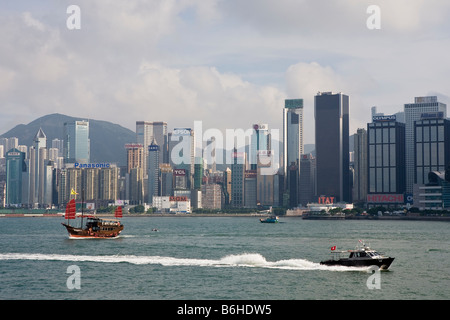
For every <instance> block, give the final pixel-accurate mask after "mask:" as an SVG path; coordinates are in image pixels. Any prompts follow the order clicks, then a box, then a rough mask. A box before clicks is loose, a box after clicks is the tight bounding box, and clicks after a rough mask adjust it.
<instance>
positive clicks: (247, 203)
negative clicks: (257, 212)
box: [244, 170, 257, 208]
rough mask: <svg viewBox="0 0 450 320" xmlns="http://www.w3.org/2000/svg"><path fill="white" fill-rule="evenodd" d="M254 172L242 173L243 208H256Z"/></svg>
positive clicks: (246, 171)
mask: <svg viewBox="0 0 450 320" xmlns="http://www.w3.org/2000/svg"><path fill="white" fill-rule="evenodd" d="M256 173H257V172H256V170H245V171H244V207H246V208H255V207H256V206H257V195H256V193H257V185H256V182H257V181H256V178H257V177H256V176H257V175H256Z"/></svg>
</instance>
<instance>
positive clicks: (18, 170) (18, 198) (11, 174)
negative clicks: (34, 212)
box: [5, 148, 26, 205]
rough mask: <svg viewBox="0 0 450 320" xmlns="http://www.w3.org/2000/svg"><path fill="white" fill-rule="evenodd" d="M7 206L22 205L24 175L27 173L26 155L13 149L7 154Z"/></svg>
mask: <svg viewBox="0 0 450 320" xmlns="http://www.w3.org/2000/svg"><path fill="white" fill-rule="evenodd" d="M5 158H6V205H11V204H16V205H18V204H22V203H23V201H22V173H23V172H25V171H26V165H25V153H23V152H20V151H19V150H17V149H15V148H14V149H11V150H9V151H8V152H7V153H6V157H5Z"/></svg>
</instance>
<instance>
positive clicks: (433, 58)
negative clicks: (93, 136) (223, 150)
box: [0, 0, 450, 144]
mask: <svg viewBox="0 0 450 320" xmlns="http://www.w3.org/2000/svg"><path fill="white" fill-rule="evenodd" d="M370 4H375V5H379V6H380V9H381V17H382V18H381V29H379V30H371V29H368V28H367V26H366V20H367V19H368V17H369V15H368V14H367V12H366V9H367V7H368V5H369V3H364V2H361V1H356V0H355V1H353V0H351V1H347V2H346V4H345V5H338V4H336V3H333V1H321V2H320V3H309V4H308V5H306V4H305V3H304V2H302V1H299V2H298V3H293V2H291V1H264V3H263V4H261V3H258V2H255V1H252V0H248V1H245V2H240V1H233V0H230V1H195V0H189V1H188V0H174V1H148V2H146V3H145V4H142V3H140V4H139V3H138V2H135V1H127V2H126V3H112V4H111V3H109V2H108V3H107V2H102V1H97V2H95V3H92V2H90V1H85V0H81V1H77V5H78V6H79V7H80V12H81V18H80V20H81V28H80V29H79V30H70V29H68V28H67V26H66V20H67V19H68V17H69V14H67V12H66V11H67V7H68V6H69V4H68V3H61V2H54V1H51V0H47V1H40V2H39V4H36V3H34V2H32V1H21V2H20V3H15V2H6V3H2V4H1V5H0V8H1V12H2V13H1V17H2V22H3V23H2V26H3V29H4V32H3V33H2V34H1V35H0V43H1V46H2V50H1V59H0V75H1V79H2V81H1V83H0V85H1V86H0V87H1V88H0V97H1V101H2V118H1V119H0V127H1V128H2V129H3V130H2V131H3V132H7V131H8V130H9V129H11V128H12V127H13V126H14V125H15V124H19V123H28V122H30V121H32V119H35V118H37V117H39V116H42V115H45V114H49V113H54V112H59V113H63V114H69V115H75V116H77V117H80V118H83V119H105V120H107V121H110V122H117V119H120V120H121V122H122V123H123V126H124V127H126V128H129V129H131V130H134V129H133V128H134V126H135V121H136V120H137V119H153V120H155V121H160V120H164V121H167V123H170V124H171V127H170V128H169V130H171V129H172V128H175V127H183V126H185V122H186V121H187V122H188V123H193V121H195V120H202V121H204V123H205V127H211V128H219V129H221V130H223V129H224V128H225V126H227V125H228V124H229V123H233V127H237V128H239V127H240V128H244V127H246V126H247V125H250V124H251V123H267V124H268V125H269V127H270V128H278V129H280V130H281V123H282V117H281V115H280V114H279V106H281V105H283V102H284V100H285V99H295V98H298V97H299V98H303V99H304V119H305V130H304V132H305V138H304V143H305V144H309V143H313V141H314V139H315V137H314V134H313V132H314V125H313V121H312V119H313V109H314V102H313V100H314V95H315V94H316V93H317V91H318V90H321V91H333V92H344V93H345V94H347V95H349V96H350V97H351V102H350V103H351V105H352V109H351V110H350V113H351V114H352V119H351V121H350V133H354V132H356V130H357V128H363V127H365V124H366V123H368V122H370V120H371V119H370V112H369V110H370V108H371V107H372V106H378V109H379V111H380V112H384V113H386V114H390V113H392V112H391V111H390V110H400V109H402V106H403V104H405V103H408V102H409V101H410V100H411V98H412V97H415V96H431V95H433V96H434V95H436V96H438V99H439V101H442V102H443V103H446V104H450V99H449V93H448V91H447V90H448V89H447V88H448V87H449V81H450V80H449V79H448V77H447V74H448V69H449V64H448V63H445V62H446V61H447V60H446V57H445V55H446V52H448V48H449V47H450V44H449V41H448V40H447V33H446V30H448V27H449V26H448V24H449V21H448V20H447V19H445V18H446V13H447V12H448V11H449V9H450V4H449V3H447V2H445V1H428V2H426V3H425V2H414V3H411V2H407V1H396V2H395V3H392V2H389V1H376V3H370ZM182 110H183V112H186V114H188V116H187V118H185V117H180V112H181V111H182ZM238 113H240V114H242V118H241V117H239V118H236V116H235V115H236V114H238ZM245 119H252V120H250V121H249V122H251V123H247V122H245V121H246V120H245ZM266 119H268V120H266ZM308 120H311V121H308ZM172 126H173V127H172ZM308 133H311V134H308Z"/></svg>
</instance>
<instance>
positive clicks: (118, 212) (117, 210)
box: [114, 207, 122, 218]
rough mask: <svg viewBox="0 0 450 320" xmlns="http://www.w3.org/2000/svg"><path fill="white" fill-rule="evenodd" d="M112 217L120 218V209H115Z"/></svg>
mask: <svg viewBox="0 0 450 320" xmlns="http://www.w3.org/2000/svg"><path fill="white" fill-rule="evenodd" d="M114 216H115V217H116V218H122V207H117V209H116V211H115V212H114Z"/></svg>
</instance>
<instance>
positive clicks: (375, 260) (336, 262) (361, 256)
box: [320, 240, 395, 270]
mask: <svg viewBox="0 0 450 320" xmlns="http://www.w3.org/2000/svg"><path fill="white" fill-rule="evenodd" d="M359 242H360V243H361V245H360V246H357V247H356V249H355V250H347V251H335V250H336V246H333V247H331V251H332V253H333V254H335V257H333V258H332V259H330V260H325V261H321V262H320V264H323V265H328V266H346V267H369V266H377V267H379V268H380V269H381V270H387V269H388V268H389V266H390V265H391V263H392V261H394V259H395V258H391V257H386V256H384V255H383V254H381V253H378V252H377V251H375V250H372V249H370V248H369V247H368V246H366V245H365V243H364V242H363V241H361V240H359ZM342 254H348V257H346V258H343V257H341V255H342Z"/></svg>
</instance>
